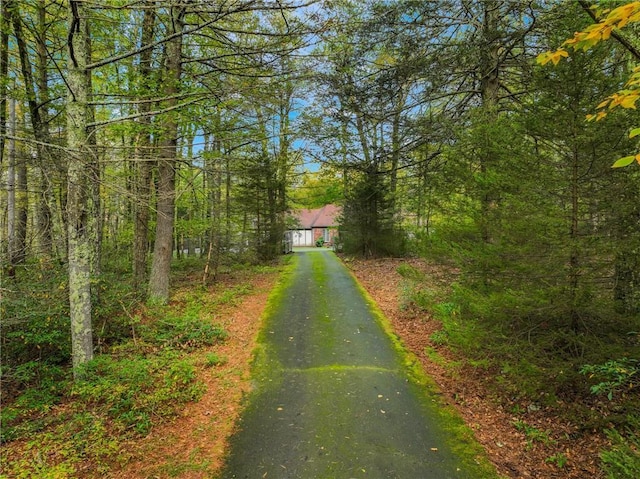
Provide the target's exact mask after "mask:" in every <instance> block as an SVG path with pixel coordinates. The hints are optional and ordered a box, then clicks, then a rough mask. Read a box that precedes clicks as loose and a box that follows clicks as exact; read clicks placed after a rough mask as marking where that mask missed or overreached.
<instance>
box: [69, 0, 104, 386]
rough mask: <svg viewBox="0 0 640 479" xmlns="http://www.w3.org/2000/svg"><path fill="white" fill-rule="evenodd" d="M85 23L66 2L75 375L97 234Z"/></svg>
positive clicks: (87, 340)
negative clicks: (89, 176) (93, 220)
mask: <svg viewBox="0 0 640 479" xmlns="http://www.w3.org/2000/svg"><path fill="white" fill-rule="evenodd" d="M88 35H89V26H88V24H87V14H86V12H85V7H84V2H81V1H77V0H71V1H70V2H69V35H68V45H67V46H68V50H67V55H68V57H67V62H68V66H67V69H68V71H67V85H68V88H69V92H68V99H67V147H68V150H69V156H68V170H67V181H68V185H67V188H68V190H67V191H68V193H67V233H68V240H67V241H68V264H69V306H70V308H69V312H70V318H71V347H72V356H73V372H74V376H75V377H76V378H78V376H79V374H80V372H81V369H80V368H81V366H82V365H83V364H84V363H86V362H87V361H89V360H91V359H92V358H93V332H92V325H91V309H92V308H91V306H92V305H91V286H90V285H91V259H92V248H93V244H94V243H95V242H96V240H97V238H92V237H91V233H92V229H91V227H90V218H91V216H92V214H93V212H92V211H91V210H90V206H91V202H90V200H89V193H90V192H89V186H88V185H87V174H86V173H87V167H88V166H89V165H88V163H89V162H90V161H91V151H90V148H89V138H88V134H87V125H88V123H89V118H90V114H89V105H88V103H87V102H88V98H89V92H88V91H87V87H88V85H89V82H88V81H87V76H88V75H89V74H90V73H89V71H88V70H87V69H86V65H87V64H88V63H89V60H90V52H89V51H88V47H89V43H88V42H87V36H88Z"/></svg>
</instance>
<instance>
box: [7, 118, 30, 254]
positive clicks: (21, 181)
mask: <svg viewBox="0 0 640 479" xmlns="http://www.w3.org/2000/svg"><path fill="white" fill-rule="evenodd" d="M24 122H25V121H24V114H23V115H22V123H23V129H24ZM16 153H17V161H16V182H15V184H16V189H15V200H16V203H15V204H16V209H15V213H16V215H15V244H14V246H13V257H12V260H11V264H12V265H18V264H21V263H24V261H25V260H26V258H27V220H28V218H29V216H28V215H29V197H28V193H27V156H26V152H25V151H24V147H23V146H21V147H20V148H18V149H17V150H16Z"/></svg>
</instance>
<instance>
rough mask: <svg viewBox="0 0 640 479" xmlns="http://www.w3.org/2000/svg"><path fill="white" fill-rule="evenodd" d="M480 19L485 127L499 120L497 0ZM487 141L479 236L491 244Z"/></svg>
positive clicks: (492, 199) (493, 201) (489, 0)
mask: <svg viewBox="0 0 640 479" xmlns="http://www.w3.org/2000/svg"><path fill="white" fill-rule="evenodd" d="M483 5H484V18H483V31H482V37H483V45H482V49H481V54H480V95H481V98H482V109H483V112H484V115H485V118H486V122H487V123H488V124H492V123H493V122H494V121H495V120H497V119H498V101H499V89H500V68H499V67H500V65H499V63H500V42H499V33H498V21H499V14H500V3H499V2H497V1H496V0H486V1H485V2H484V4H483ZM486 136H487V141H486V144H485V145H483V147H482V148H483V149H482V151H481V153H480V158H479V161H480V172H481V174H482V176H483V183H484V184H483V186H482V188H481V197H480V204H481V212H482V217H481V220H480V221H481V235H482V240H483V241H484V242H485V243H491V242H492V241H493V232H492V228H491V225H490V223H491V219H490V216H491V214H492V211H493V210H494V209H495V208H496V207H497V193H496V191H495V186H493V185H492V184H491V182H490V180H489V179H488V177H489V176H490V172H491V170H492V168H493V163H494V158H493V154H492V145H491V143H492V138H491V135H490V133H489V132H487V134H486Z"/></svg>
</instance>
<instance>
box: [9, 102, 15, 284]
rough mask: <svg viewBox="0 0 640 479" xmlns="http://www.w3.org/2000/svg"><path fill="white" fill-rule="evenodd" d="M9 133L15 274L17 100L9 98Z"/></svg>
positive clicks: (11, 246) (11, 264)
mask: <svg viewBox="0 0 640 479" xmlns="http://www.w3.org/2000/svg"><path fill="white" fill-rule="evenodd" d="M7 131H8V133H9V143H8V145H7V146H8V155H7V160H8V164H7V246H8V256H9V271H8V275H9V276H11V277H13V276H14V275H15V247H16V221H15V220H16V141H15V140H14V139H13V137H15V135H16V100H15V99H13V98H12V99H11V100H9V125H8V128H7Z"/></svg>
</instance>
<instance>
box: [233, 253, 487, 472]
mask: <svg viewBox="0 0 640 479" xmlns="http://www.w3.org/2000/svg"><path fill="white" fill-rule="evenodd" d="M296 255H297V258H296V260H297V266H296V269H295V271H294V273H293V276H292V277H291V278H290V280H289V282H288V283H287V285H286V287H285V289H284V290H282V291H281V293H280V295H279V296H278V297H275V298H272V301H273V302H272V309H271V310H270V314H269V316H268V317H267V318H266V320H265V325H264V330H263V331H262V333H261V337H260V352H259V354H258V359H257V361H256V365H255V367H254V374H255V378H256V379H255V381H256V388H255V391H254V392H253V393H252V394H251V395H250V397H249V398H248V401H249V402H248V405H247V408H246V410H245V412H244V414H243V417H242V420H241V423H240V425H239V428H238V432H237V433H236V434H235V436H233V438H232V440H231V452H230V456H229V457H228V460H227V465H226V467H225V469H224V470H223V472H222V475H221V477H222V478H225V479H227V478H250V479H258V478H271V479H276V478H277V479H284V478H297V479H342V478H344V479H349V478H379V479H391V478H398V479H445V478H485V477H496V476H495V474H493V473H492V472H487V467H486V466H485V467H480V466H477V465H476V462H475V460H474V457H475V456H474V453H475V452H477V450H478V446H477V445H475V444H473V443H472V442H470V441H469V440H468V439H464V438H462V437H460V436H459V435H457V434H456V433H455V432H454V429H455V427H454V426H453V425H452V424H453V423H455V421H452V420H451V419H450V418H449V419H444V418H443V417H444V416H443V414H442V413H441V411H440V410H439V408H438V407H437V406H436V404H437V401H436V400H435V398H434V397H430V396H428V393H426V392H425V389H424V388H420V387H419V386H417V385H416V384H415V383H414V382H413V381H412V380H411V379H410V377H411V376H410V375H409V374H408V371H407V370H406V368H405V366H404V356H403V354H401V353H399V352H398V351H397V349H396V348H394V345H393V342H392V341H391V339H390V338H389V336H388V335H387V334H386V333H385V332H384V330H383V328H382V327H381V325H380V323H379V321H378V320H377V319H376V317H375V315H374V314H372V312H371V309H370V307H369V305H368V304H367V301H366V300H365V298H364V297H363V296H362V294H361V292H360V290H359V289H358V288H357V286H356V283H355V281H354V279H353V278H352V276H351V275H350V274H349V272H348V271H347V270H346V268H345V267H344V266H343V265H342V263H340V261H339V260H338V259H337V258H336V256H335V255H334V254H333V253H332V252H330V251H327V250H317V251H308V252H297V253H296ZM458 425H459V423H458Z"/></svg>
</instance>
